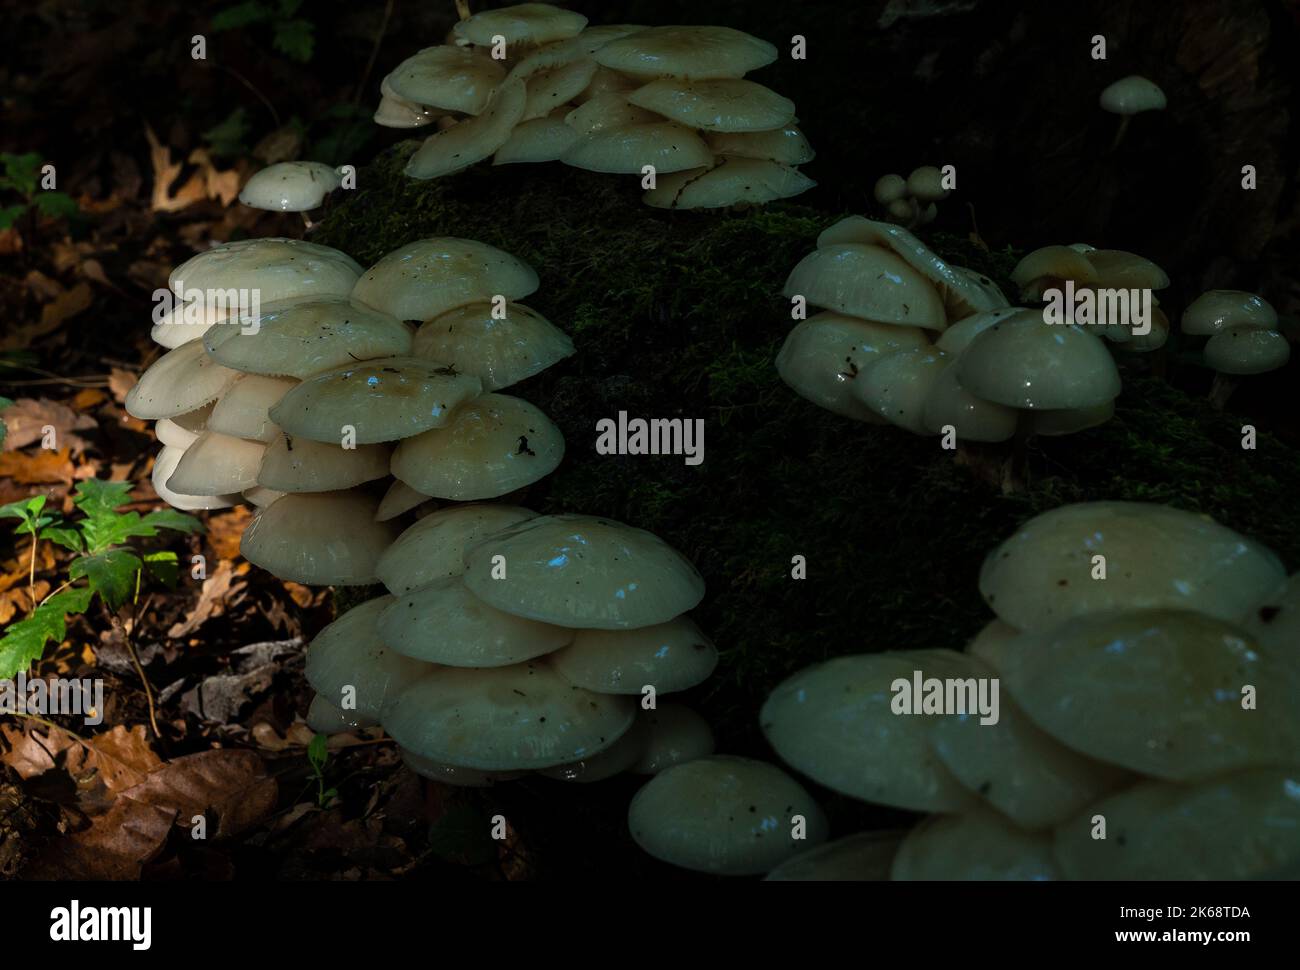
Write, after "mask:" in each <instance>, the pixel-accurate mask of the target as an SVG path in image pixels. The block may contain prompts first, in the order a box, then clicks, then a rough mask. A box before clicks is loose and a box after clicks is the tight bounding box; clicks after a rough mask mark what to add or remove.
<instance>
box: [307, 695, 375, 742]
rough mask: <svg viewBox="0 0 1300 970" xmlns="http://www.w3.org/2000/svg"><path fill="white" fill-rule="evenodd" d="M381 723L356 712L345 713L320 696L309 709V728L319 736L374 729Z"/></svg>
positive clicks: (312, 701)
mask: <svg viewBox="0 0 1300 970" xmlns="http://www.w3.org/2000/svg"><path fill="white" fill-rule="evenodd" d="M378 723H379V721H378V720H376V719H375V718H373V717H366V716H364V715H362V714H359V713H358V712H356V711H345V710H343V708H341V707H338V706H337V705H335V704H332V703H331V702H330V701H328V700H326V699H325V698H324V697H322V696H321V695H320V694H317V695H316V696H315V697H313V698H312V699H311V706H310V707H309V708H308V709H307V726H308V727H309V728H311V729H312V730H313V731H315V732H316V733H317V734H340V733H342V732H343V731H351V730H354V729H356V728H367V727H373V726H374V725H376V724H378Z"/></svg>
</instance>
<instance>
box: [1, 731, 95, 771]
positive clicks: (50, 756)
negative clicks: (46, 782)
mask: <svg viewBox="0 0 1300 970" xmlns="http://www.w3.org/2000/svg"><path fill="white" fill-rule="evenodd" d="M0 740H3V741H4V745H3V752H0V761H3V762H4V763H5V764H7V765H8V766H9V767H10V768H12V769H13V770H14V771H16V772H18V774H19V775H20V776H22V779H23V780H24V781H27V780H30V779H32V778H36V777H39V776H40V775H43V774H45V772H47V771H49V770H50V769H51V768H53V767H54V766H55V764H56V763H57V762H56V759H57V758H58V756H59V755H60V754H62V753H63V752H64V751H66V750H68V748H71V747H74V746H75V745H76V744H77V739H76V738H74V737H73V736H72V735H70V734H68V733H67V732H66V731H49V732H48V733H47V734H45V735H42V734H41V733H40V732H38V731H36V730H34V729H33V730H27V731H24V730H23V728H22V727H21V726H19V725H13V724H0Z"/></svg>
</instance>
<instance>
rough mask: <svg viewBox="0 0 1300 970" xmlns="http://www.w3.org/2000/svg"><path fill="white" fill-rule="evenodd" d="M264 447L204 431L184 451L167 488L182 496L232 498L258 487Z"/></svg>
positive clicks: (256, 442)
mask: <svg viewBox="0 0 1300 970" xmlns="http://www.w3.org/2000/svg"><path fill="white" fill-rule="evenodd" d="M265 451H266V445H264V444H262V443H261V442H259V441H244V440H243V439H242V438H232V437H231V436H230V435H224V434H218V433H217V432H215V431H211V430H208V431H204V432H203V433H202V434H201V435H199V436H198V438H197V439H196V440H195V442H194V444H192V445H190V446H189V447H188V448H186V449H185V452H184V454H183V455H181V459H180V461H179V462H177V463H176V470H175V471H173V472H172V473H171V475H170V477H168V479H167V487H168V489H170V490H171V491H173V492H176V493H178V494H181V495H231V494H235V493H237V492H241V491H243V490H244V489H246V488H251V487H252V486H253V485H256V484H257V467H258V465H260V464H261V463H262V455H263V453H264V452H265Z"/></svg>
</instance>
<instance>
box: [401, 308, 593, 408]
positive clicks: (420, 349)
mask: <svg viewBox="0 0 1300 970" xmlns="http://www.w3.org/2000/svg"><path fill="white" fill-rule="evenodd" d="M412 353H413V354H414V355H415V356H417V357H428V358H429V359H431V360H437V361H441V362H442V363H444V364H447V365H449V366H451V367H453V368H455V369H456V370H457V371H459V372H460V373H462V374H469V375H471V376H473V377H477V378H479V379H480V380H481V381H482V382H483V390H484V391H498V390H501V388H503V387H509V386H510V385H512V384H517V383H519V382H520V381H522V380H524V379H525V378H528V377H532V376H533V375H534V374H537V373H539V372H541V371H543V370H545V369H546V368H547V367H550V366H551V365H552V364H554V363H556V362H557V361H560V360H563V359H564V358H565V357H568V356H570V355H571V354H572V353H573V341H572V340H570V339H569V337H568V334H566V333H565V332H564V331H563V330H561V329H560V328H559V327H557V326H555V324H553V323H551V322H550V321H549V320H547V319H546V318H545V317H544V316H542V315H541V314H540V313H538V312H537V311H536V310H530V309H529V308H528V307H526V306H524V305H523V304H522V303H508V304H506V307H505V316H503V317H500V318H498V317H497V315H496V313H495V312H494V308H493V305H492V304H491V303H469V304H466V305H465V306H462V307H457V308H456V309H454V310H449V311H447V312H446V313H443V314H441V315H439V316H437V317H434V318H433V319H432V320H428V321H426V322H425V323H424V324H422V325H421V327H420V329H419V330H418V331H416V334H415V341H414V344H413V347H412Z"/></svg>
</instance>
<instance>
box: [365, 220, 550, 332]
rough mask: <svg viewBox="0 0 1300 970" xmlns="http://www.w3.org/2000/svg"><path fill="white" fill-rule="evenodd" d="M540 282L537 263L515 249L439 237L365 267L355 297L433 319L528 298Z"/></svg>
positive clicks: (394, 313) (400, 315)
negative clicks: (486, 303)
mask: <svg viewBox="0 0 1300 970" xmlns="http://www.w3.org/2000/svg"><path fill="white" fill-rule="evenodd" d="M537 285H538V281H537V274H536V273H535V272H533V270H532V267H530V266H529V265H528V264H527V263H524V262H522V261H521V260H518V259H516V258H515V257H513V256H511V255H510V254H509V253H506V252H502V251H501V250H500V249H497V248H496V247H494V246H489V245H487V244H486V243H481V242H474V241H473V240H470V239H456V238H454V237H452V236H437V237H434V238H431V239H420V240H417V241H415V242H413V243H408V244H407V245H405V246H402V247H401V248H400V249H395V250H393V252H391V253H389V254H388V255H387V256H385V257H384V258H383V259H381V260H380V261H379V262H377V263H375V265H374V266H371V267H370V268H369V269H368V270H366V271H365V273H364V274H363V275H362V277H361V278H360V279H359V280H357V284H356V288H355V289H354V290H353V291H352V296H353V297H354V298H356V299H357V300H360V301H361V302H362V303H364V304H365V305H366V306H368V307H372V308H374V309H376V310H379V311H380V312H382V313H386V314H388V315H389V316H391V317H396V318H397V319H398V320H428V319H429V318H430V317H436V316H438V315H439V314H440V313H446V312H447V311H448V310H454V309H455V308H456V307H458V306H464V305H465V304H466V303H476V302H480V301H483V300H492V299H493V298H494V297H496V296H503V297H505V298H506V299H507V300H522V299H523V298H524V297H526V296H527V295H528V294H529V293H532V292H533V291H534V290H536V289H537Z"/></svg>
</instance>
